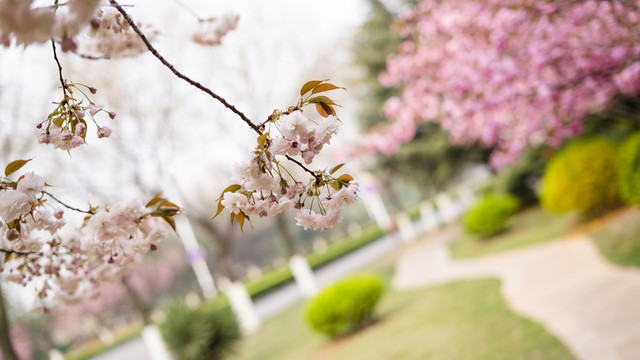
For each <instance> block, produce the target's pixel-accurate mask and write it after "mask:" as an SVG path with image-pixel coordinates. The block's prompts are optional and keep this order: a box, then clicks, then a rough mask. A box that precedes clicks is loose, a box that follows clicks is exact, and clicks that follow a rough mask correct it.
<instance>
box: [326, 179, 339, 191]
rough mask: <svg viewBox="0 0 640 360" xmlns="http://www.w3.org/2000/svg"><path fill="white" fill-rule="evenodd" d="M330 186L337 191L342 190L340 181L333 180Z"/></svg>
mask: <svg viewBox="0 0 640 360" xmlns="http://www.w3.org/2000/svg"><path fill="white" fill-rule="evenodd" d="M329 185H330V186H331V187H332V188H334V189H335V190H336V191H338V190H340V188H341V187H342V183H341V182H340V181H338V180H333V181H331V182H329Z"/></svg>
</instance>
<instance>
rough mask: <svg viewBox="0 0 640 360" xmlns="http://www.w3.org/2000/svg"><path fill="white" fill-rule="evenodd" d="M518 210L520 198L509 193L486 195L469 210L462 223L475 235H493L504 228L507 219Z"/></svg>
mask: <svg viewBox="0 0 640 360" xmlns="http://www.w3.org/2000/svg"><path fill="white" fill-rule="evenodd" d="M517 211H518V199H517V198H516V197H515V196H513V195H509V194H504V195H498V194H494V195H488V196H485V197H484V198H483V199H482V200H481V201H480V202H479V203H478V204H477V205H476V206H474V207H473V208H472V209H471V210H469V211H468V212H467V213H466V214H465V216H464V218H463V219H462V223H463V225H464V227H465V229H466V230H467V231H468V232H469V233H471V234H474V235H480V236H484V237H487V236H491V235H494V234H496V233H498V232H500V231H502V230H504V228H505V226H506V224H507V221H508V220H509V219H510V218H511V216H513V214H515V213H516V212H517Z"/></svg>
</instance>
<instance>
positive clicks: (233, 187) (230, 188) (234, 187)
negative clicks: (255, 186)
mask: <svg viewBox="0 0 640 360" xmlns="http://www.w3.org/2000/svg"><path fill="white" fill-rule="evenodd" d="M241 188H242V186H240V185H238V184H233V185H229V186H227V188H226V189H224V190H222V194H220V197H219V198H217V199H216V200H220V199H222V197H223V196H224V193H226V192H229V191H230V192H236V191H238V190H240V189H241Z"/></svg>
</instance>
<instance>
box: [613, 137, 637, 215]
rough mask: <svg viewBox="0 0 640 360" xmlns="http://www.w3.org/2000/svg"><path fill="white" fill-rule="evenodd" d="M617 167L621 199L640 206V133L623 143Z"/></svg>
mask: <svg viewBox="0 0 640 360" xmlns="http://www.w3.org/2000/svg"><path fill="white" fill-rule="evenodd" d="M616 165H617V166H618V187H619V190H620V197H622V199H623V200H624V201H625V202H626V203H629V204H633V205H636V206H640V132H637V133H635V134H633V135H631V136H629V137H628V138H627V139H626V140H625V141H624V143H622V145H621V146H620V148H619V149H618V157H617V161H616Z"/></svg>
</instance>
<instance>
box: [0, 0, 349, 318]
mask: <svg viewBox="0 0 640 360" xmlns="http://www.w3.org/2000/svg"><path fill="white" fill-rule="evenodd" d="M200 20H201V24H202V26H201V28H200V30H198V32H196V33H195V34H194V35H193V36H192V39H193V40H194V41H195V42H196V43H198V44H201V45H208V46H212V45H217V44H219V43H220V41H221V39H222V38H223V37H224V35H225V34H226V33H228V32H229V31H231V30H233V28H234V27H235V26H236V24H237V21H238V19H237V17H235V16H233V15H230V16H225V17H221V18H211V19H200ZM155 35H156V32H155V31H154V30H153V27H151V26H149V25H145V24H142V23H139V22H136V21H134V19H132V17H131V16H130V15H129V13H128V12H127V10H125V8H124V7H123V6H121V5H120V4H119V3H118V2H117V1H116V0H109V1H106V2H103V1H100V0H69V1H67V2H59V1H57V0H55V1H51V3H50V4H49V5H46V4H44V2H35V1H33V0H0V44H2V45H3V46H6V47H12V46H24V47H27V46H30V45H32V44H43V43H48V44H50V46H51V50H52V64H54V66H55V67H54V66H52V70H54V69H55V70H57V75H58V76H57V77H58V78H59V87H60V97H59V98H58V99H57V101H55V102H54V106H53V109H52V111H51V113H50V114H49V115H48V116H46V118H44V119H43V120H42V121H40V122H38V123H37V124H34V125H35V127H36V139H34V141H37V142H38V143H40V144H45V145H49V146H51V148H52V150H53V149H56V150H62V151H65V152H68V153H71V152H74V151H75V149H76V148H78V147H82V146H85V145H86V144H87V135H88V134H90V133H91V132H93V133H94V134H95V136H96V137H97V138H109V136H110V135H111V133H112V130H111V129H110V128H109V127H107V126H105V125H104V123H105V121H107V119H109V118H110V119H115V118H116V113H115V112H114V111H113V110H112V109H105V106H104V105H102V104H101V102H100V101H99V94H98V93H99V92H98V89H96V88H94V87H92V86H91V85H85V84H81V83H76V82H74V81H72V80H70V79H67V78H66V77H65V71H64V69H63V66H62V64H61V61H60V60H59V56H61V54H62V53H66V54H67V56H73V55H76V56H78V57H81V58H85V59H88V60H93V59H112V58H120V57H131V56H136V55H139V54H141V53H144V52H149V53H151V55H153V56H154V57H155V58H156V59H157V60H158V61H159V62H160V63H161V64H162V65H163V66H165V67H166V68H167V69H168V70H169V71H170V72H171V73H172V74H173V75H175V76H176V77H177V78H179V79H181V80H184V81H185V82H187V83H188V84H190V85H192V86H193V87H194V89H195V90H194V91H201V92H203V93H205V94H206V95H208V96H209V97H210V98H211V99H212V100H213V101H216V102H218V103H221V104H222V105H223V106H224V107H225V108H226V109H227V110H228V111H229V112H231V113H233V114H234V115H235V116H237V119H238V120H239V121H240V122H241V123H242V124H243V125H244V126H247V127H248V130H249V131H252V132H254V133H255V135H256V138H257V145H256V147H255V149H253V151H252V152H251V154H250V157H249V160H248V162H247V163H245V164H244V165H240V166H238V167H237V168H236V170H235V175H234V176H233V179H232V181H233V183H234V184H233V185H231V186H229V187H227V188H226V189H225V191H224V192H223V194H222V195H221V197H220V199H219V201H218V204H217V208H215V209H214V210H215V211H212V213H214V212H215V215H216V216H217V215H218V214H220V213H221V212H222V211H223V209H224V208H227V209H228V210H229V213H230V216H231V222H232V223H234V222H236V223H238V224H239V226H240V228H241V229H242V228H243V227H244V224H245V222H247V221H250V217H251V216H256V215H257V216H260V217H262V216H274V215H277V214H279V213H282V212H283V211H285V210H287V209H293V210H295V214H296V215H295V217H296V219H297V224H298V225H300V226H303V227H304V228H305V229H307V228H314V229H327V228H329V227H331V226H335V225H337V224H339V223H340V222H341V216H340V208H341V206H342V205H343V204H348V203H351V202H353V201H354V199H355V197H356V194H357V190H358V183H357V181H355V180H354V179H353V178H352V177H351V176H350V175H348V174H341V175H340V174H338V170H339V169H340V168H341V167H342V164H340V165H337V166H334V167H331V168H328V169H323V170H312V169H311V168H310V166H311V165H312V162H313V160H314V157H315V156H316V155H317V154H319V153H320V152H321V151H322V149H323V148H324V147H325V146H326V145H327V144H329V143H330V141H331V139H332V137H333V136H334V135H335V134H336V133H337V132H338V130H339V128H340V125H341V121H340V120H339V119H338V117H337V114H336V111H335V108H336V106H337V104H335V103H334V102H333V101H332V100H331V99H330V98H329V97H327V96H325V95H324V93H325V92H327V91H331V90H337V89H340V88H339V87H337V86H335V85H332V84H330V83H328V82H326V81H320V80H319V81H310V82H307V83H305V84H304V85H303V87H302V89H301V91H300V100H299V101H298V102H297V103H296V104H295V105H293V106H291V107H289V108H287V109H285V110H275V111H274V112H273V114H272V115H271V116H269V117H268V118H267V119H265V120H264V121H262V122H254V121H252V120H250V119H249V118H248V117H247V116H246V115H245V114H244V113H243V112H241V111H240V110H238V109H237V108H236V107H235V106H234V105H232V104H230V103H229V102H228V101H227V100H225V99H224V98H223V97H221V96H220V95H218V94H217V93H216V92H214V91H212V90H211V89H209V88H207V87H205V86H204V85H202V84H201V83H199V82H198V81H196V80H194V79H192V78H190V77H188V76H186V75H184V74H183V73H182V72H180V71H179V70H178V69H176V67H175V66H173V65H172V64H171V63H169V62H168V61H167V60H166V59H165V58H164V57H163V56H162V55H161V54H160V53H159V52H158V51H157V50H156V49H155V48H154V46H153V45H152V41H153V39H154V37H155ZM54 100H55V99H54ZM307 107H311V108H314V109H315V113H317V114H312V112H310V111H307ZM29 162H30V160H29V159H18V160H14V161H10V162H9V163H8V164H6V166H5V167H4V173H3V174H0V254H2V255H3V256H2V258H0V260H1V261H0V273H1V275H2V280H3V281H11V282H15V283H18V284H22V285H25V286H26V285H27V284H31V285H33V286H34V287H35V288H36V289H37V290H36V291H37V293H38V296H39V297H40V298H41V299H43V302H42V304H43V307H46V302H45V301H44V299H47V298H54V299H56V300H57V301H60V302H64V303H77V302H80V301H84V300H86V299H90V298H95V297H97V296H99V289H100V286H97V284H98V283H99V282H103V281H113V280H117V279H120V278H122V276H123V275H124V274H126V273H127V272H128V271H129V270H130V269H131V268H132V266H134V265H135V264H137V263H138V262H139V261H140V259H142V258H143V256H144V255H145V254H146V253H147V252H149V251H153V250H155V249H157V246H158V243H159V242H160V241H161V240H162V239H164V238H165V237H166V236H167V235H168V232H169V231H170V227H173V226H174V221H173V217H174V216H176V215H179V213H180V212H181V210H182V209H181V208H180V207H179V206H178V205H176V204H174V203H172V202H171V201H169V199H167V198H165V197H164V196H162V195H161V194H157V195H155V196H153V197H152V198H151V199H150V200H148V201H142V200H129V201H123V202H118V203H113V204H105V205H101V206H91V205H89V206H86V207H84V208H83V207H78V206H73V205H71V204H69V203H67V202H65V201H63V199H60V198H59V197H57V196H56V195H55V194H54V192H55V188H54V187H52V186H51V185H50V184H48V183H47V182H46V180H45V179H44V178H43V177H42V176H40V175H38V174H36V173H35V172H34V171H28V172H25V170H24V169H28V167H29V166H30V165H31V164H29ZM145 200H147V199H145ZM70 213H77V214H80V215H81V216H82V221H80V222H79V223H77V224H74V223H73V222H72V221H69V220H70V218H71V217H73V216H68V215H69V214H70Z"/></svg>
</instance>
